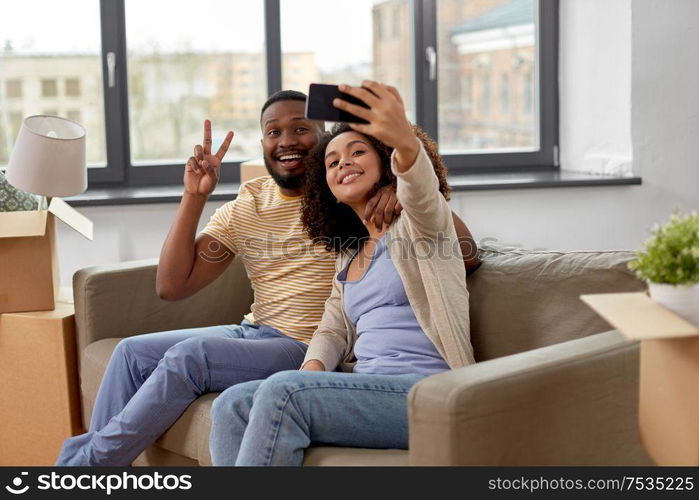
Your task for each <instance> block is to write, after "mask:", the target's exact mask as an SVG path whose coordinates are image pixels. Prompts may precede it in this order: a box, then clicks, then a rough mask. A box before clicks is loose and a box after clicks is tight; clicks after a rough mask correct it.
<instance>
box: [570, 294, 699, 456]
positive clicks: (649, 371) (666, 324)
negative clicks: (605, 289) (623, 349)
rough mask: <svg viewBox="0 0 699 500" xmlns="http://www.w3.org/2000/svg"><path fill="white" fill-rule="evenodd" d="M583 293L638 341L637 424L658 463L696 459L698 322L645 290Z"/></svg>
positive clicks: (698, 442) (698, 445)
mask: <svg viewBox="0 0 699 500" xmlns="http://www.w3.org/2000/svg"><path fill="white" fill-rule="evenodd" d="M581 298H582V299H583V301H585V302H586V303H587V304H588V305H589V306H590V307H592V308H593V309H594V310H595V311H597V313H599V314H600V315H601V316H602V317H603V318H604V319H606V320H607V321H608V322H609V323H611V324H612V325H613V326H614V327H615V328H617V329H618V330H620V331H621V332H622V333H623V334H624V335H625V336H626V337H627V338H628V339H630V340H640V342H641V363H640V364H641V366H640V388H639V390H640V396H639V429H640V435H641V440H642V442H643V445H644V446H645V448H646V450H647V451H648V453H649V455H650V456H651V457H652V458H653V460H655V462H656V463H657V464H658V465H694V466H697V465H699V328H697V326H695V325H692V324H691V323H689V322H688V321H686V320H684V319H683V318H681V317H679V316H678V315H676V314H675V313H673V312H672V311H670V310H668V309H665V308H664V307H662V306H661V305H659V304H657V303H655V302H653V301H652V300H651V299H650V298H649V297H648V296H646V295H645V294H644V293H610V294H595V295H582V296H581Z"/></svg>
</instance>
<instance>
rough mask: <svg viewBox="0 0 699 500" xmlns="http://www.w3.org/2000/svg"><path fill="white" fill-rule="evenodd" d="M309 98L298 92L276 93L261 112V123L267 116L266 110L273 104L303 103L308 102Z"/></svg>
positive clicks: (281, 91) (284, 91)
mask: <svg viewBox="0 0 699 500" xmlns="http://www.w3.org/2000/svg"><path fill="white" fill-rule="evenodd" d="M307 99H308V97H307V96H306V94H304V93H303V92H298V91H296V90H280V91H279V92H275V93H274V94H272V95H271V96H269V99H267V100H266V101H265V103H264V104H263V105H262V111H260V123H262V115H263V114H265V110H266V109H267V108H269V107H270V106H271V105H272V104H274V103H275V102H279V101H301V102H306V100H307Z"/></svg>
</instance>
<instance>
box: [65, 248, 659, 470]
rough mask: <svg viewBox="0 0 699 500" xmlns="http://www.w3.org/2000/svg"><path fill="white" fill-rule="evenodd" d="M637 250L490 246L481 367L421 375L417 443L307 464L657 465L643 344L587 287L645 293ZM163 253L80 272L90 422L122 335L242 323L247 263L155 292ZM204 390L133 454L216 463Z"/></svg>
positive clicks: (323, 450) (475, 321)
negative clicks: (604, 311) (601, 309)
mask: <svg viewBox="0 0 699 500" xmlns="http://www.w3.org/2000/svg"><path fill="white" fill-rule="evenodd" d="M631 258H632V254H631V253H630V252H623V251H619V252H567V253H561V252H548V251H525V250H518V249H504V248H488V249H485V250H484V251H483V264H482V266H481V267H480V269H479V270H478V271H476V272H475V273H473V274H472V275H471V276H469V277H468V280H467V281H468V288H469V291H470V303H469V306H470V315H471V338H472V342H473V345H474V349H475V354H476V360H477V361H478V362H477V363H476V364H475V365H472V366H468V367H465V368H461V369H458V370H453V371H450V372H446V373H442V374H438V375H434V376H431V377H428V378H426V379H423V380H422V381H420V382H419V383H418V384H417V385H416V386H415V387H414V388H413V390H412V391H411V392H410V395H409V398H408V406H409V419H410V450H409V451H405V450H375V449H357V448H340V447H329V446H322V445H319V446H314V447H312V448H310V449H309V451H308V452H307V454H306V459H305V463H306V464H308V465H408V464H411V465H651V464H652V462H651V460H650V458H649V457H648V455H647V454H646V452H645V451H644V449H643V447H642V445H641V443H640V440H639V435H638V426H637V421H638V359H639V348H638V343H634V342H627V341H625V340H624V339H623V338H622V337H621V335H620V334H619V333H618V332H616V331H613V330H612V331H610V327H609V326H608V325H607V324H606V323H605V322H604V321H603V320H601V319H600V318H599V317H598V316H597V315H596V314H595V313H594V312H593V311H592V310H591V309H589V308H588V307H587V306H586V305H585V304H583V303H582V302H581V301H580V299H579V298H578V296H579V295H580V294H583V293H598V292H615V291H636V290H641V289H643V285H642V283H640V282H639V281H638V280H636V279H635V278H634V277H633V275H631V273H630V272H629V271H628V270H627V269H626V262H628V260H629V259H631ZM155 273H156V262H155V261H140V262H130V263H123V264H118V265H113V266H99V267H91V268H86V269H82V270H80V271H78V272H77V273H76V274H75V276H74V279H73V285H74V294H75V309H76V320H77V332H78V346H79V352H80V356H79V358H80V360H79V362H80V376H81V394H82V403H83V417H84V422H89V419H90V413H91V408H92V405H93V403H94V400H95V395H96V393H97V389H98V387H99V383H100V380H101V377H102V374H103V372H104V369H105V367H106V365H107V362H108V360H109V356H110V354H111V352H112V350H113V349H114V346H115V345H116V344H117V342H118V341H119V340H120V338H122V337H128V336H131V335H138V334H142V333H146V332H155V331H164V330H171V329H176V328H187V327H193V326H205V325H217V324H229V323H237V322H239V321H240V320H241V318H242V316H243V314H244V313H245V312H247V311H248V307H249V305H250V303H251V301H252V292H251V289H250V286H249V282H248V280H247V277H246V275H245V271H244V269H243V267H242V265H241V262H240V260H239V259H236V261H235V262H234V263H233V264H232V265H231V266H230V268H229V269H228V270H227V271H226V273H225V274H224V275H223V276H221V277H220V278H219V279H218V280H217V281H216V282H214V283H213V284H211V285H210V286H209V287H208V288H206V289H205V290H202V291H201V292H200V293H198V294H197V295H195V296H193V297H190V298H189V299H187V300H184V301H181V302H176V303H172V302H164V301H162V300H160V299H159V298H158V297H157V295H156V293H155V286H154V282H155ZM215 397H216V394H207V395H204V396H202V397H200V398H199V399H198V400H196V401H195V402H194V403H193V404H192V405H191V406H190V407H189V409H188V410H187V411H186V412H185V413H184V415H183V416H182V417H181V418H180V419H179V420H178V421H177V422H176V423H175V424H174V425H173V426H172V427H171V428H170V429H169V430H168V431H167V432H166V433H165V434H164V435H163V436H162V437H161V438H160V439H159V440H158V441H157V442H156V443H155V444H154V445H152V446H150V447H149V448H148V449H147V450H146V451H145V452H144V453H143V454H142V455H141V456H140V457H139V458H138V459H137V460H136V462H135V464H136V465H197V464H200V465H209V464H210V463H211V458H210V455H209V450H208V437H209V429H210V416H209V411H210V408H211V402H212V401H213V399H214V398H215Z"/></svg>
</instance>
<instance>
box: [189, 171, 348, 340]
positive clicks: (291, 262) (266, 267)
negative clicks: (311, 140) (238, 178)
mask: <svg viewBox="0 0 699 500" xmlns="http://www.w3.org/2000/svg"><path fill="white" fill-rule="evenodd" d="M202 232H203V233H206V234H208V235H210V236H213V237H214V238H216V239H217V240H218V241H220V242H221V243H222V244H223V245H225V246H226V247H227V248H228V249H229V250H231V251H232V252H233V253H235V254H236V255H240V256H241V257H242V258H243V263H244V264H245V269H246V271H247V274H248V278H250V283H251V285H252V289H253V290H254V292H255V299H254V302H253V304H252V306H251V312H250V313H249V314H248V315H247V316H246V319H247V320H249V321H251V322H253V323H256V324H261V325H269V326H272V327H274V328H276V329H278V330H279V331H281V332H282V333H285V334H286V335H288V336H290V337H292V338H294V339H297V340H300V341H302V342H306V343H308V342H309V341H310V340H311V335H312V334H313V332H314V331H315V330H316V328H317V327H318V323H320V319H321V317H322V315H323V309H324V306H325V300H326V299H327V298H328V296H329V295H330V290H331V288H332V278H333V273H334V272H335V257H336V256H335V254H334V253H332V252H329V251H328V250H326V249H325V247H324V246H323V245H321V244H319V243H315V244H314V243H313V242H312V241H311V240H310V238H309V237H308V235H307V234H306V233H305V232H304V230H303V225H302V224H301V197H300V196H298V197H294V198H290V197H288V196H284V195H283V194H282V193H281V192H280V191H279V187H278V186H277V184H276V183H275V182H274V180H273V179H272V178H271V177H269V176H264V177H258V178H257V179H252V180H251V181H248V182H246V183H245V184H243V185H242V186H241V187H240V192H239V193H238V197H237V198H236V199H235V200H232V201H229V202H228V203H226V204H224V205H223V206H221V207H220V208H218V209H217V210H216V212H215V213H214V215H213V216H212V217H211V219H210V220H209V223H208V224H207V225H206V227H205V228H204V230H203V231H202Z"/></svg>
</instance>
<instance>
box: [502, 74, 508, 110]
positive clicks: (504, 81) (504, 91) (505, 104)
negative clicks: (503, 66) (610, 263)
mask: <svg viewBox="0 0 699 500" xmlns="http://www.w3.org/2000/svg"><path fill="white" fill-rule="evenodd" d="M500 113H502V114H503V115H508V114H510V77H509V76H508V75H507V74H506V73H505V74H503V75H500Z"/></svg>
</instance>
